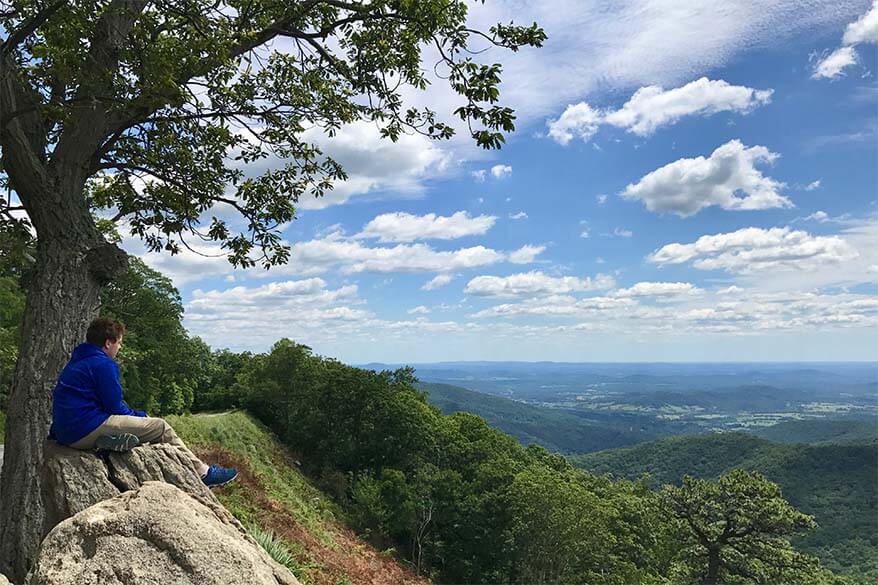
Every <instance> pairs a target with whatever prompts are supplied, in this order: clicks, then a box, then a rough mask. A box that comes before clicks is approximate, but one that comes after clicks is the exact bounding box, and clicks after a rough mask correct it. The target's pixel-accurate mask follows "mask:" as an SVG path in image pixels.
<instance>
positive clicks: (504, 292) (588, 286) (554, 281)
mask: <svg viewBox="0 0 878 585" xmlns="http://www.w3.org/2000/svg"><path fill="white" fill-rule="evenodd" d="M614 285H615V281H614V280H613V277H612V276H608V275H606V274H598V275H597V276H596V277H595V278H594V279H592V278H591V277H586V278H577V277H575V276H549V275H547V274H543V273H542V272H538V271H532V272H525V273H519V274H511V275H509V276H477V277H475V278H473V279H472V280H470V281H469V282H468V283H467V285H466V288H465V289H464V291H463V292H464V293H465V294H470V295H476V296H489V297H519V296H532V295H557V294H566V293H571V292H586V291H592V290H605V289H609V288H612V287H613V286H614Z"/></svg>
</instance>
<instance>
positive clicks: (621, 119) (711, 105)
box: [605, 77, 773, 136]
mask: <svg viewBox="0 0 878 585" xmlns="http://www.w3.org/2000/svg"><path fill="white" fill-rule="evenodd" d="M772 93H773V90H771V89H763V90H760V89H753V88H750V87H744V86H741V85H730V84H729V83H727V82H726V81H723V80H722V79H719V80H711V79H708V78H706V77H702V78H700V79H697V80H695V81H692V82H690V83H687V84H686V85H684V86H682V87H677V88H674V89H670V90H667V91H665V90H664V89H662V88H661V87H660V86H657V85H650V86H648V87H642V88H640V89H638V90H637V91H636V92H635V93H634V95H633V96H631V99H629V100H628V102H626V103H625V105H624V106H622V108H621V109H619V110H616V111H615V112H611V113H609V114H607V115H606V118H605V121H606V122H607V123H608V124H612V125H613V126H619V127H621V128H625V129H627V130H628V131H629V132H633V133H634V134H637V135H639V136H646V135H649V134H652V133H653V132H655V130H656V129H658V128H660V127H661V126H667V125H669V124H674V123H676V122H677V121H679V120H680V119H681V118H683V117H686V116H695V115H698V116H710V115H712V114H717V113H719V112H735V113H739V114H746V113H748V112H750V111H752V110H754V109H755V108H757V107H759V106H761V105H765V104H767V103H769V102H770V101H771V94H772Z"/></svg>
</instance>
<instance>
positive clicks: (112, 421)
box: [71, 415, 208, 476]
mask: <svg viewBox="0 0 878 585" xmlns="http://www.w3.org/2000/svg"><path fill="white" fill-rule="evenodd" d="M122 433H131V434H132V435H135V436H136V437H137V438H138V439H140V442H141V443H168V444H169V445H173V446H174V447H176V448H177V449H178V450H179V451H180V452H181V453H183V455H185V456H186V457H187V458H188V459H189V460H190V461H191V462H192V465H193V466H194V467H195V471H197V472H198V475H200V476H204V475H205V474H206V473H207V470H208V466H207V465H206V464H205V463H204V462H203V461H201V460H200V459H199V458H198V457H196V456H195V454H194V453H193V452H192V451H190V450H189V448H188V447H187V446H186V444H185V443H183V441H182V440H181V439H180V437H178V436H177V433H175V432H174V429H173V428H171V425H169V424H168V423H167V421H165V419H162V418H153V417H151V416H146V417H141V416H125V415H112V416H110V418H108V419H107V420H106V422H105V423H104V424H102V425H101V426H100V427H98V428H97V429H96V430H95V432H92V433H89V435H88V436H87V437H85V438H84V439H82V440H81V441H79V442H77V443H76V444H74V445H71V446H72V447H75V448H77V449H83V448H90V447H81V446H80V443H86V444H87V443H88V441H87V439H90V438H91V437H92V435H95V437H94V438H93V439H91V446H93V445H94V441H95V440H97V437H99V436H101V435H119V434H122Z"/></svg>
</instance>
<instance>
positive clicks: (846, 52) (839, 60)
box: [811, 47, 858, 79]
mask: <svg viewBox="0 0 878 585" xmlns="http://www.w3.org/2000/svg"><path fill="white" fill-rule="evenodd" d="M857 62H858V57H857V52H856V50H855V49H854V48H853V47H839V48H838V49H836V50H835V51H833V52H832V53H830V54H829V55H827V56H826V57H824V58H823V59H820V60H819V61H817V64H816V65H815V66H814V72H813V73H812V74H811V78H812V79H821V78H824V79H834V78H836V77H840V76H841V75H843V74H844V70H845V69H847V68H848V67H850V66H851V65H856V64H857Z"/></svg>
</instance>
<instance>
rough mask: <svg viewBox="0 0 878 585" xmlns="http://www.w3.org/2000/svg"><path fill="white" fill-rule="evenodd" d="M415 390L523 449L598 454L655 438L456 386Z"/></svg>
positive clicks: (444, 410) (652, 434)
mask: <svg viewBox="0 0 878 585" xmlns="http://www.w3.org/2000/svg"><path fill="white" fill-rule="evenodd" d="M418 388H419V389H420V390H423V391H424V392H426V393H427V398H428V399H429V401H430V402H431V403H433V404H434V405H436V406H437V407H439V409H440V410H441V411H442V413H443V414H452V413H455V412H470V413H473V414H477V415H479V416H481V417H482V418H484V419H485V420H486V421H487V422H488V424H489V425H491V426H492V427H495V428H498V429H500V430H502V431H503V432H505V433H507V434H509V435H512V436H513V437H515V438H516V439H518V440H519V442H521V443H523V444H525V445H528V444H531V443H536V444H538V445H542V446H543V447H545V448H547V449H549V450H551V451H559V452H561V453H574V452H579V453H582V452H588V451H599V450H602V449H610V448H613V447H621V446H624V445H633V444H635V443H640V442H643V441H648V440H651V439H654V438H656V437H658V436H659V434H658V433H656V432H655V431H650V430H644V429H638V428H629V429H627V430H626V429H622V428H619V427H618V425H615V426H611V425H602V424H596V423H592V422H589V421H587V420H585V419H584V418H582V417H580V416H577V415H575V414H571V413H568V412H565V411H563V410H559V409H553V408H546V407H539V406H532V405H530V404H524V403H522V402H516V401H515V400H510V399H508V398H501V397H498V396H492V395H489V394H482V393H480V392H474V391H472V390H467V389H466V388H461V387H460V386H452V385H449V384H434V383H426V382H421V383H419V384H418Z"/></svg>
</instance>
